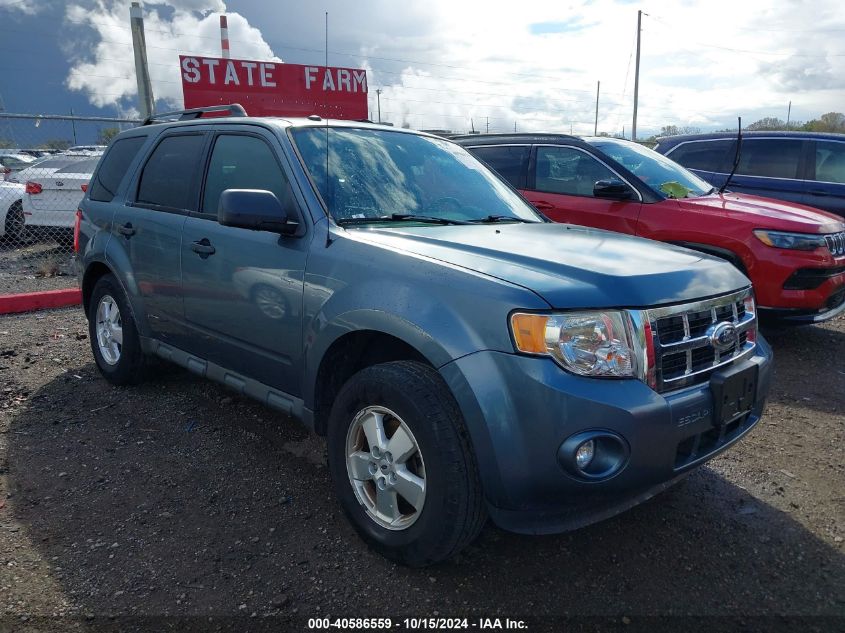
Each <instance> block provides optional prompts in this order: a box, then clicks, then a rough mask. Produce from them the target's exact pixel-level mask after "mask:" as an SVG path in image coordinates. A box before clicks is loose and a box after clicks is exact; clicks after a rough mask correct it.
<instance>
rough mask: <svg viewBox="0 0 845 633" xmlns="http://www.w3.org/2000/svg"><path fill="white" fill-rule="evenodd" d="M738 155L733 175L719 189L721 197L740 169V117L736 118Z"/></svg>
mask: <svg viewBox="0 0 845 633" xmlns="http://www.w3.org/2000/svg"><path fill="white" fill-rule="evenodd" d="M736 127H737V130H736V155H735V156H734V166H733V169H731V173H729V174H728V177H727V178H726V179H725V182H724V183H722V186H721V187H719V195H722V194H723V193H725V189H727V188H728V185H729V184H730V182H731V178H733V177H734V174H735V173H736V168H737V167H739V159H740V157H741V156H742V117H741V116H738V117H737V118H736Z"/></svg>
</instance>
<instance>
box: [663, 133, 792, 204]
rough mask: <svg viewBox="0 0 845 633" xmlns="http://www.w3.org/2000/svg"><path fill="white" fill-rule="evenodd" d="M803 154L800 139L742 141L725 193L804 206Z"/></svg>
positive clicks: (753, 139) (754, 138)
mask: <svg viewBox="0 0 845 633" xmlns="http://www.w3.org/2000/svg"><path fill="white" fill-rule="evenodd" d="M735 146H736V141H734V145H733V147H735ZM805 154H806V143H805V141H804V140H802V139H799V138H786V137H782V136H773V137H764V138H761V137H758V136H755V137H750V138H744V139H742V154H741V156H740V160H739V166H738V167H737V170H736V173H735V174H734V177H733V178H731V182H730V184H729V185H728V190H729V191H737V192H740V193H748V194H751V195H755V196H763V197H767V198H777V199H779V200H787V201H789V202H798V203H803V202H804V200H805V199H806V191H807V182H806V180H804V173H805ZM670 158H671V156H670ZM728 171H729V170H728Z"/></svg>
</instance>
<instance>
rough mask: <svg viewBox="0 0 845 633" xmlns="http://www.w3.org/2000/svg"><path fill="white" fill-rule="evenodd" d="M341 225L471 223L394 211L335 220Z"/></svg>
mask: <svg viewBox="0 0 845 633" xmlns="http://www.w3.org/2000/svg"><path fill="white" fill-rule="evenodd" d="M335 222H337V224H338V225H339V226H346V225H348V224H372V223H373V222H424V223H426V224H469V222H466V221H464V220H452V219H450V218H438V217H435V216H433V215H415V214H413V213H393V214H391V215H380V216H377V217H374V218H340V219H339V220H335Z"/></svg>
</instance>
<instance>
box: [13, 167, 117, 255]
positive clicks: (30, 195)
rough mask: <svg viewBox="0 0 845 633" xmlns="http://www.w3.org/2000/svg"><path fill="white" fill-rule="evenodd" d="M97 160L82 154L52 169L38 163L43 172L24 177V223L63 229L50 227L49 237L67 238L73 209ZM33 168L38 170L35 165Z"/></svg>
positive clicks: (74, 217) (30, 225) (73, 215)
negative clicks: (50, 234)
mask: <svg viewBox="0 0 845 633" xmlns="http://www.w3.org/2000/svg"><path fill="white" fill-rule="evenodd" d="M54 160H55V159H54ZM99 160H100V159H99V158H97V157H95V158H88V157H83V158H82V159H81V160H71V161H69V162H66V163H65V164H64V166H60V167H57V168H55V169H53V168H49V169H48V168H43V167H42V168H41V170H43V172H44V173H42V174H40V175H38V176H36V175H35V174H33V175H32V178H33V179H31V180H27V181H26V192H25V195H24V197H23V213H24V216H25V217H26V223H27V226H29V227H42V228H51V229H64V230H63V231H60V232H57V231H53V237H57V238H59V239H62V238H70V236H71V230H72V229H73V225H74V222H75V220H76V210H77V209H78V208H79V203H80V202H81V201H82V196H83V195H84V193H85V189H86V188H87V187H88V183H89V181H90V180H91V174H92V173H93V172H94V168H95V167H96V166H97V162H98V161H99ZM46 162H48V161H45V163H46ZM42 164H43V163H42ZM33 171H38V168H36V169H34V170H33ZM35 178H37V180H36V179H35Z"/></svg>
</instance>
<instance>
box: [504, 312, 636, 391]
mask: <svg viewBox="0 0 845 633" xmlns="http://www.w3.org/2000/svg"><path fill="white" fill-rule="evenodd" d="M511 332H512V333H513V339H514V342H515V344H516V348H517V350H519V351H520V352H524V353H526V354H540V355H545V356H551V357H552V358H554V359H555V360H556V361H557V362H558V363H559V364H560V365H561V366H562V367H563V368H564V369H567V370H569V371H571V372H572V373H574V374H578V375H580V376H601V377H610V378H628V377H634V376H636V375H637V371H636V361H635V354H634V347H633V344H632V336H631V326H630V324H629V321H628V319H627V317H626V314H625V313H624V312H619V311H606V312H566V313H561V314H528V313H524V312H517V313H514V314H513V315H511Z"/></svg>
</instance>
